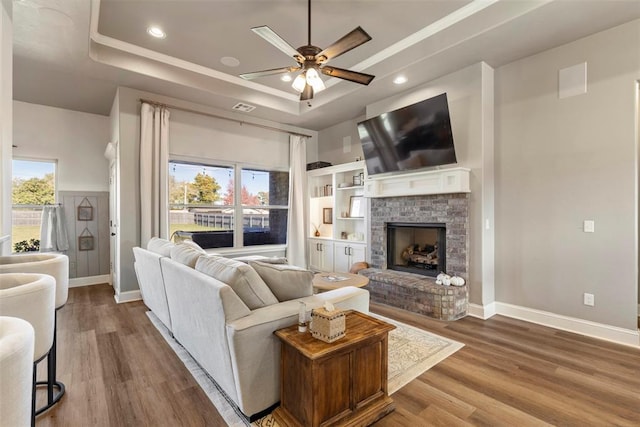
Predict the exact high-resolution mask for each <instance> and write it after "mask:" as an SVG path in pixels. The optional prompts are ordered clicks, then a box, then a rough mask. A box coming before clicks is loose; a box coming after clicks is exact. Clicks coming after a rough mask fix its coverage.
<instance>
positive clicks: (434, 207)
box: [360, 193, 469, 320]
mask: <svg viewBox="0 0 640 427" xmlns="http://www.w3.org/2000/svg"><path fill="white" fill-rule="evenodd" d="M388 222H402V223H411V222H415V223H444V224H445V225H446V228H447V232H446V248H447V250H446V272H447V273H448V274H450V275H454V274H455V275H458V276H461V277H463V278H464V279H465V280H467V279H468V269H469V260H468V258H467V254H468V252H469V194H468V193H461V194H438V195H425V196H402V197H383V198H372V199H371V222H370V225H371V267H372V268H370V269H367V270H363V271H361V272H360V274H364V275H366V276H368V277H369V280H370V282H369V285H368V286H367V289H368V290H369V292H371V299H372V300H373V301H374V302H380V303H383V304H388V305H392V306H395V307H399V308H403V309H405V310H409V311H413V312H416V313H420V314H425V315H428V316H431V317H434V318H437V319H442V320H455V319H459V318H461V317H464V316H465V315H466V314H467V303H468V294H469V291H468V287H467V285H465V286H463V287H459V288H458V287H452V286H450V287H446V286H442V285H436V284H435V280H434V278H431V277H427V276H423V275H420V274H414V273H406V272H399V271H393V270H387V269H386V268H387V253H386V251H387V236H386V223H388Z"/></svg>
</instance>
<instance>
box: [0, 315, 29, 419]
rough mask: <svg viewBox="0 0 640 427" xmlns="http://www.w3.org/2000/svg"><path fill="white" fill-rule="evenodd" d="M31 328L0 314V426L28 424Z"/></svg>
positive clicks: (13, 318) (25, 322)
mask: <svg viewBox="0 0 640 427" xmlns="http://www.w3.org/2000/svg"><path fill="white" fill-rule="evenodd" d="M33 345H34V331H33V326H31V323H29V322H27V321H26V320H23V319H19V318H17V317H5V316H0V378H2V382H1V383H0V414H2V417H1V418H0V426H2V427H5V426H7V427H9V426H14V427H17V426H28V425H29V423H30V420H31V405H30V402H31V388H32V382H33V348H34V347H33Z"/></svg>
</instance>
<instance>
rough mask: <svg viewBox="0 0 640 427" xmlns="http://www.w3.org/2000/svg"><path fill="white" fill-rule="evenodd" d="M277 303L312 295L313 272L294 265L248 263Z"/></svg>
mask: <svg viewBox="0 0 640 427" xmlns="http://www.w3.org/2000/svg"><path fill="white" fill-rule="evenodd" d="M249 265H250V266H251V267H253V268H254V269H255V270H256V271H257V272H258V274H259V275H260V277H262V280H264V282H265V283H266V284H267V286H268V287H269V289H271V292H273V294H274V295H275V296H276V298H278V301H289V300H292V299H296V298H302V297H308V296H310V295H313V283H312V281H313V272H311V271H309V270H305V269H304V268H300V267H296V266H295V265H287V264H269V263H266V262H261V261H249Z"/></svg>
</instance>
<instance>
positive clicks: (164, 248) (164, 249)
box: [147, 237, 175, 256]
mask: <svg viewBox="0 0 640 427" xmlns="http://www.w3.org/2000/svg"><path fill="white" fill-rule="evenodd" d="M174 246H175V245H174V244H173V243H172V242H170V241H168V240H167V239H160V238H158V237H152V238H151V239H150V240H149V243H147V250H148V251H151V252H155V253H157V254H158V255H162V256H171V248H173V247H174Z"/></svg>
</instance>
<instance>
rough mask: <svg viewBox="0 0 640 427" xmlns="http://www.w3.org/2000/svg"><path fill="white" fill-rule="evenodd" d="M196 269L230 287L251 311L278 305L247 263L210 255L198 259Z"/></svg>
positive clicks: (276, 300)
mask: <svg viewBox="0 0 640 427" xmlns="http://www.w3.org/2000/svg"><path fill="white" fill-rule="evenodd" d="M195 268H196V270H197V271H200V272H201V273H204V274H206V275H207V276H211V277H213V278H214V279H218V280H219V281H221V282H223V283H226V284H227V285H229V286H230V287H231V289H233V291H234V292H235V293H236V294H237V295H238V297H240V299H241V300H242V302H244V303H245V304H246V305H247V307H249V309H250V310H255V309H256V308H260V307H265V306H267V305H273V304H277V303H278V299H277V298H276V297H275V296H274V295H273V293H272V292H271V290H269V287H268V286H267V285H266V283H264V281H263V280H262V279H261V278H260V276H259V275H258V273H256V271H255V270H254V269H253V268H252V267H250V266H249V265H247V264H245V263H242V262H240V261H235V260H233V259H229V258H223V257H217V256H211V255H209V256H205V257H200V258H198V261H197V262H196V267H195Z"/></svg>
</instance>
